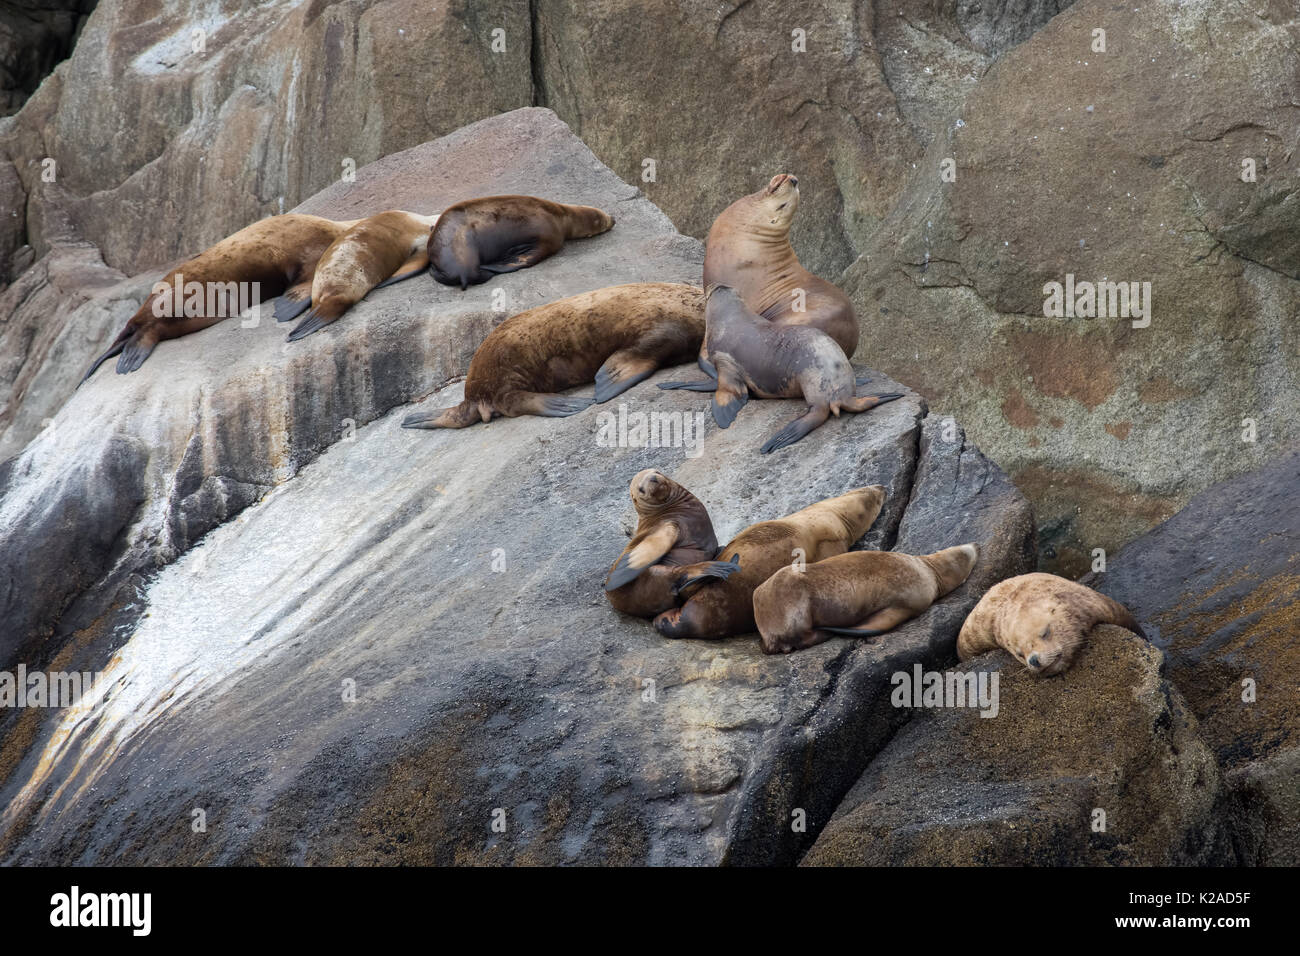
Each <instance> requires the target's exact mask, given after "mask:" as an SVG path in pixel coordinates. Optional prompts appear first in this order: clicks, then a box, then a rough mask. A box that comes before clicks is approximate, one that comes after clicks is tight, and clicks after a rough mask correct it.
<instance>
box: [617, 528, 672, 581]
mask: <svg viewBox="0 0 1300 956" xmlns="http://www.w3.org/2000/svg"><path fill="white" fill-rule="evenodd" d="M678 536H679V535H678V530H677V526H676V525H675V524H673V523H672V522H665V523H664V524H662V525H660V526H659V527H658V528H656V529H655V530H654V531H653V532H652V533H651V534H648V535H646V536H645V538H644V539H643V540H642V541H641V542H640V543H639V544H638V545H637V546H636V547H634V548H629V549H628V550H627V551H626V552H624V554H623V556H622V557H621V558H619V559H618V563H617V564H615V565H614V567H613V569H612V570H611V571H610V572H609V577H608V578H606V579H605V590H606V591H613V590H615V589H617V588H621V587H622V586H623V585H625V584H628V583H629V582H632V581H635V580H636V579H637V577H638V576H639V575H640V574H641V572H642V571H644V570H645V569H646V568H648V567H650V565H652V564H654V563H655V562H657V561H658V560H660V559H661V558H662V557H663V556H664V555H665V554H667V553H668V552H669V551H671V550H672V549H673V545H674V544H675V543H676V542H677V538H678Z"/></svg>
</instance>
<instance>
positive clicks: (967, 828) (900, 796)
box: [802, 625, 1229, 866]
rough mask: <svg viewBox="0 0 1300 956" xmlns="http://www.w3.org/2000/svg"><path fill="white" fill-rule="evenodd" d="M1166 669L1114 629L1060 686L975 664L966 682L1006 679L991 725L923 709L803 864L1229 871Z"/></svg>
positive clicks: (1211, 780) (1207, 780)
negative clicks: (1220, 867)
mask: <svg viewBox="0 0 1300 956" xmlns="http://www.w3.org/2000/svg"><path fill="white" fill-rule="evenodd" d="M1162 670H1163V660H1162V655H1161V652H1160V651H1159V649H1157V648H1155V647H1152V646H1151V645H1150V644H1148V643H1146V642H1145V641H1143V640H1142V639H1141V638H1139V637H1137V636H1136V635H1134V634H1132V633H1131V632H1129V631H1126V630H1124V629H1122V628H1118V627H1113V626H1110V625H1099V626H1098V627H1096V628H1094V629H1093V631H1092V634H1091V641H1090V643H1089V644H1088V646H1087V647H1085V649H1084V650H1083V651H1082V652H1081V653H1080V655H1079V658H1078V660H1077V661H1076V662H1075V664H1074V666H1073V667H1072V668H1071V669H1070V670H1068V671H1066V672H1065V673H1064V674H1062V675H1061V676H1059V677H1053V678H1047V679H1037V678H1034V677H1033V676H1031V675H1030V674H1029V672H1028V671H1027V670H1025V668H1023V667H1021V666H1020V665H1019V664H1018V663H1016V662H1015V661H1013V660H1012V659H1011V658H1010V657H1009V656H1008V655H1006V654H1005V653H1003V652H1002V651H994V652H992V653H990V654H985V655H983V656H981V657H978V658H975V659H974V660H972V661H970V662H968V663H967V665H966V666H965V668H963V671H962V673H974V674H988V675H993V674H997V675H998V694H997V697H998V707H997V710H996V712H995V715H994V716H991V717H982V716H980V712H979V710H978V709H975V708H958V707H950V708H947V709H923V710H919V711H916V717H914V719H912V720H911V721H910V722H909V723H908V724H907V725H906V726H905V727H904V728H903V729H902V730H901V731H900V732H899V733H898V735H897V736H896V737H895V738H894V739H893V740H891V741H890V742H889V745H888V746H887V747H885V749H884V750H883V751H882V752H881V753H880V754H879V756H877V757H876V758H875V760H873V761H872V762H871V764H870V766H868V768H867V770H866V772H865V773H864V774H863V775H862V778H861V780H859V781H858V783H857V784H856V785H855V786H854V787H853V789H852V791H851V792H850V793H849V795H848V796H847V797H845V799H844V802H843V803H842V804H841V805H840V808H839V809H838V810H837V811H836V813H835V816H834V818H833V819H832V820H831V822H830V823H829V824H828V825H827V827H826V829H825V830H823V831H822V833H821V835H820V836H819V837H818V839H817V842H816V843H815V844H814V846H813V848H812V850H811V851H809V853H808V854H807V855H806V856H805V857H804V858H803V861H802V862H803V864H804V865H807V866H833V865H840V866H844V865H849V866H861V865H919V866H972V865H1013V866H1024V865H1036V866H1063V865H1092V866H1096V865H1170V864H1180V863H1181V864H1205V863H1223V862H1227V861H1228V860H1229V853H1228V840H1227V838H1226V834H1225V833H1224V831H1223V827H1222V825H1221V824H1222V821H1221V817H1220V816H1219V815H1218V814H1217V813H1216V812H1215V810H1216V800H1217V798H1218V793H1219V774H1218V771H1217V769H1216V767H1215V763H1214V758H1213V755H1212V754H1211V753H1210V750H1209V748H1208V747H1206V745H1205V744H1204V742H1203V741H1202V740H1201V739H1200V736H1199V735H1198V733H1197V721H1196V718H1195V717H1194V716H1193V715H1192V714H1191V713H1190V712H1189V710H1188V708H1187V707H1186V705H1185V703H1184V702H1183V700H1182V697H1181V696H1180V695H1179V693H1178V691H1177V690H1176V689H1175V688H1174V687H1173V686H1172V685H1171V684H1170V683H1169V681H1168V680H1167V679H1166V678H1165V677H1164V676H1163V674H1162ZM1098 811H1103V812H1104V814H1105V816H1104V830H1103V829H1099V828H1098V826H1097V824H1098V822H1099V821H1102V818H1101V817H1100V816H1099V815H1098Z"/></svg>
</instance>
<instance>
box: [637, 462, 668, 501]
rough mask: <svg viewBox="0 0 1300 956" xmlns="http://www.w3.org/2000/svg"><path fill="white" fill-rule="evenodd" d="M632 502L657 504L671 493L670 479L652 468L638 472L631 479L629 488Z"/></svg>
mask: <svg viewBox="0 0 1300 956" xmlns="http://www.w3.org/2000/svg"><path fill="white" fill-rule="evenodd" d="M629 491H630V493H631V495H632V500H633V501H634V502H635V501H643V502H646V503H647V504H657V503H659V502H662V501H663V500H664V499H666V498H667V497H668V494H669V492H670V491H671V483H670V479H669V478H668V476H667V475H665V474H664V473H663V472H661V471H658V470H657V469H654V468H647V469H645V471H639V472H637V473H636V475H635V476H634V477H633V478H632V484H631V486H630V488H629Z"/></svg>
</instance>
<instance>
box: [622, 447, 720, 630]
mask: <svg viewBox="0 0 1300 956" xmlns="http://www.w3.org/2000/svg"><path fill="white" fill-rule="evenodd" d="M628 490H629V492H630V494H631V496H632V505H633V507H635V508H636V515H637V523H636V533H635V534H634V535H633V536H632V540H631V541H629V542H628V543H627V547H626V548H624V549H623V553H622V554H620V555H619V557H618V560H617V561H615V562H614V564H613V566H612V567H611V568H610V569H609V577H608V578H606V580H605V597H607V598H609V603H610V604H611V605H613V607H614V610H616V611H622V612H623V613H624V614H634V615H636V616H637V617H654V616H655V615H656V614H658V613H660V612H661V611H666V610H668V609H669V608H672V607H676V606H677V593H678V591H679V590H681V589H682V588H684V587H687V586H689V584H691V583H694V580H698V579H700V578H701V577H702V576H704V577H717V578H726V577H728V576H730V575H731V574H732V573H733V572H734V571H735V570H736V566H735V565H734V564H727V563H725V562H722V561H714V560H713V557H714V555H716V554H717V553H718V539H717V536H716V535H715V534H714V532H713V522H712V521H710V520H709V512H708V511H707V510H706V509H705V507H704V505H703V503H702V502H701V501H700V499H699V498H696V497H695V496H694V495H693V494H691V493H690V492H689V491H687V490H686V489H685V488H683V487H682V486H681V485H679V484H678V483H677V482H675V481H673V480H672V479H671V478H669V477H668V476H667V475H665V474H664V473H663V472H660V471H656V470H655V469H653V468H647V469H646V470H645V471H642V472H638V473H637V475H636V477H634V478H633V479H632V484H631V486H630V488H629V489H628ZM684 565H697V566H698V567H697V568H696V573H695V574H694V575H692V578H693V579H694V580H688V579H686V578H683V576H682V574H681V570H682V567H683V566H684Z"/></svg>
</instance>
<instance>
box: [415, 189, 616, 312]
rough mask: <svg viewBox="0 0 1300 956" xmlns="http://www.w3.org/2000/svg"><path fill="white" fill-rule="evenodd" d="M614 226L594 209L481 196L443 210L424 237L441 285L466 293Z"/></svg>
mask: <svg viewBox="0 0 1300 956" xmlns="http://www.w3.org/2000/svg"><path fill="white" fill-rule="evenodd" d="M613 226H614V218H613V217H612V216H611V215H609V213H607V212H605V211H604V210H601V209H597V208H596V207H595V206H571V205H568V204H566V203H559V202H551V201H550V200H549V199H538V198H537V197H536V196H484V197H482V198H480V199H467V200H465V201H464V202H458V203H456V204H455V205H454V206H448V207H447V208H446V209H445V210H443V213H442V216H441V217H440V218H439V220H438V224H437V225H436V226H434V228H433V231H432V232H431V233H430V234H429V245H428V255H429V271H430V272H431V273H432V275H433V277H434V278H435V279H437V280H438V281H439V282H441V283H442V284H443V285H458V286H460V287H461V289H462V290H463V289H465V288H467V287H469V286H471V285H475V284H477V283H480V282H487V281H488V280H489V279H491V278H492V277H493V276H494V275H500V274H502V273H505V272H514V271H516V270H517V269H527V268H528V267H529V266H535V265H537V263H539V262H541V261H542V260H543V259H545V258H547V257H548V256H553V255H554V254H555V253H557V252H559V251H560V248H561V247H562V246H563V245H564V241H565V240H566V239H586V238H587V237H589V236H596V235H599V234H600V233H602V232H605V231H607V230H609V229H611V228H613Z"/></svg>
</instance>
